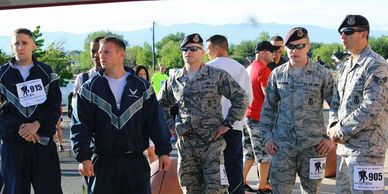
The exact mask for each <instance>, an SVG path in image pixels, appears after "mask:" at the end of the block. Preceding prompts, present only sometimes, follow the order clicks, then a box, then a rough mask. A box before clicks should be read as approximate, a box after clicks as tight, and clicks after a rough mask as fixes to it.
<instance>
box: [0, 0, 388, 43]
mask: <svg viewBox="0 0 388 194" xmlns="http://www.w3.org/2000/svg"><path fill="white" fill-rule="evenodd" d="M384 5H386V2H385V0H368V1H366V0H315V1H314V0H276V1H271V0H266V1H264V0H164V1H143V2H124V3H122V2H121V3H104V4H89V5H75V6H59V7H48V8H28V9H12V10H0V18H2V21H1V28H0V36H9V35H11V34H12V31H13V30H15V29H16V28H19V27H26V28H30V29H34V28H35V26H37V25H40V26H41V31H42V32H57V31H62V32H70V33H88V32H94V31H97V30H111V31H134V30H138V29H144V28H150V27H151V25H152V22H153V21H155V22H156V23H157V24H160V25H174V24H186V23H200V24H210V25H224V24H236V23H247V22H249V23H278V24H295V25H302V26H303V25H315V26H320V27H324V28H328V29H333V30H336V29H337V27H338V26H339V24H340V23H341V21H342V20H343V18H344V17H345V15H346V14H361V15H363V16H365V17H366V18H367V19H368V20H369V23H370V26H371V29H372V30H385V31H388V19H387V18H388V11H387V9H386V6H384Z"/></svg>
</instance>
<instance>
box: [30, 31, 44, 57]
mask: <svg viewBox="0 0 388 194" xmlns="http://www.w3.org/2000/svg"><path fill="white" fill-rule="evenodd" d="M32 39H34V42H35V45H36V48H35V50H34V53H33V55H34V57H35V58H40V57H41V56H42V55H43V54H44V50H43V49H42V47H43V46H44V39H43V38H42V33H41V32H40V26H36V27H35V29H34V31H32Z"/></svg>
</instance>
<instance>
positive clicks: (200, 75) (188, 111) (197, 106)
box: [158, 33, 248, 194]
mask: <svg viewBox="0 0 388 194" xmlns="http://www.w3.org/2000/svg"><path fill="white" fill-rule="evenodd" d="M180 48H181V51H182V57H183V60H184V62H185V64H184V67H183V68H182V69H180V70H178V71H177V72H175V73H174V74H173V75H171V76H170V77H169V79H168V80H167V81H166V83H165V84H164V85H163V87H162V88H161V90H160V92H159V94H158V99H159V102H160V105H161V107H162V108H163V109H164V111H165V115H166V117H167V123H168V125H169V127H170V129H175V130H176V133H177V136H178V140H177V149H178V155H179V157H178V174H179V181H180V185H181V187H182V190H183V192H184V193H185V194H196V193H211V194H224V193H228V179H227V176H226V174H225V166H224V155H223V151H224V149H225V147H226V142H225V139H224V138H223V137H222V136H223V135H224V134H225V133H226V132H227V131H228V130H231V129H232V128H233V127H232V124H233V123H235V121H238V120H241V119H242V118H243V116H244V111H245V109H246V107H247V104H248V98H247V96H246V93H245V91H244V90H243V89H242V88H241V87H240V85H239V84H238V83H237V82H236V81H235V80H234V78H233V77H232V76H230V75H229V74H228V73H227V72H226V71H224V70H221V69H218V68H215V67H211V66H209V65H204V64H203V63H202V61H201V59H202V57H203V55H204V54H205V51H204V49H203V40H202V38H201V36H200V35H199V34H197V33H194V34H191V35H189V36H187V37H185V39H184V40H183V41H182V43H181V45H180ZM222 96H224V97H225V98H227V99H229V100H230V102H231V107H230V109H229V111H228V114H227V116H226V118H225V119H224V118H223V116H222V109H221V108H222V107H221V97H222ZM174 104H178V107H179V111H178V114H177V115H176V119H175V121H174V120H173V117H172V115H171V114H170V112H169V107H171V106H173V105H174Z"/></svg>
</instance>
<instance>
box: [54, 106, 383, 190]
mask: <svg viewBox="0 0 388 194" xmlns="http://www.w3.org/2000/svg"><path fill="white" fill-rule="evenodd" d="M325 107H326V111H325V112H327V105H326V106H325ZM64 112H66V110H64ZM325 120H327V113H326V114H325ZM69 125H70V120H69V118H68V117H67V116H63V122H62V130H63V143H64V148H65V151H63V152H58V154H59V157H60V164H61V172H62V189H63V193H64V194H80V193H81V185H82V184H81V177H80V175H79V173H78V162H77V161H75V159H74V157H73V155H72V152H71V146H70V140H69V136H70V129H69ZM173 147H175V146H173ZM171 156H175V157H176V156H177V152H176V150H175V149H174V150H173V151H172V153H171ZM387 158H388V152H387V154H386V160H385V165H384V166H385V168H384V182H385V186H384V190H385V191H384V194H388V159H387ZM256 168H257V167H256V166H253V167H252V168H251V170H250V172H249V174H248V178H247V179H248V184H249V185H250V186H251V187H252V188H256V185H257V183H258V177H257V173H256ZM335 185H336V181H335V177H334V178H324V179H323V181H322V188H321V191H322V192H321V193H322V194H327V193H335ZM292 193H293V194H297V193H301V192H300V180H299V178H298V177H297V179H296V182H295V186H294V189H293V192H292ZM246 194H249V193H248V192H247V193H246Z"/></svg>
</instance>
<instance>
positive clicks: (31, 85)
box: [16, 79, 47, 107]
mask: <svg viewBox="0 0 388 194" xmlns="http://www.w3.org/2000/svg"><path fill="white" fill-rule="evenodd" d="M16 89H17V92H18V97H19V101H20V104H21V105H22V106H23V107H29V106H34V105H37V104H42V103H43V102H44V101H46V99H47V97H46V93H45V91H44V86H43V83H42V80H41V79H34V80H30V81H26V82H23V83H18V84H16Z"/></svg>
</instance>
